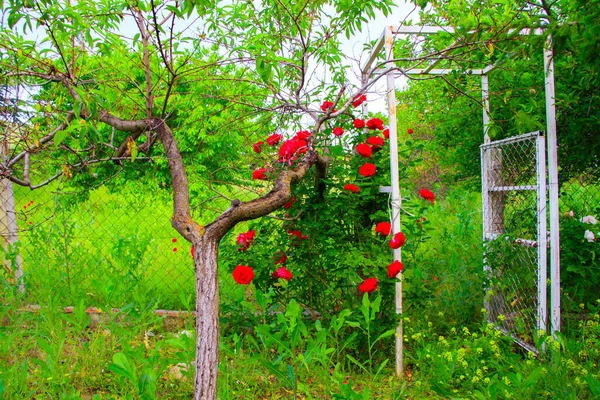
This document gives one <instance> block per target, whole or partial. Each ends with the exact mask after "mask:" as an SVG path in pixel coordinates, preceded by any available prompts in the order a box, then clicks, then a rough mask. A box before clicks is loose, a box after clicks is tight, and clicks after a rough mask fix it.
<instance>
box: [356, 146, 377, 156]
mask: <svg viewBox="0 0 600 400" xmlns="http://www.w3.org/2000/svg"><path fill="white" fill-rule="evenodd" d="M356 152H357V153H358V154H359V155H360V156H362V157H365V158H371V155H372V154H373V149H371V146H369V145H368V144H365V143H361V144H359V145H358V146H356Z"/></svg>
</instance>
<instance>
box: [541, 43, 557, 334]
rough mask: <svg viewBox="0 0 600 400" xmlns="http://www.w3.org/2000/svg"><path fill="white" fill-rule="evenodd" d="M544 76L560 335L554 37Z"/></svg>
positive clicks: (554, 297) (553, 273) (553, 266)
mask: <svg viewBox="0 0 600 400" xmlns="http://www.w3.org/2000/svg"><path fill="white" fill-rule="evenodd" d="M544 73H545V76H546V132H547V140H548V193H549V196H550V268H551V272H550V279H551V288H550V293H551V294H550V300H551V303H552V317H551V321H550V326H551V331H552V336H555V335H554V333H555V332H560V236H559V219H558V218H559V209H558V150H557V141H556V104H555V98H556V97H555V92H554V52H553V50H552V37H551V36H549V37H548V41H547V43H546V46H545V47H544Z"/></svg>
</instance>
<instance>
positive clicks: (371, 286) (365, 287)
mask: <svg viewBox="0 0 600 400" xmlns="http://www.w3.org/2000/svg"><path fill="white" fill-rule="evenodd" d="M358 290H359V291H360V292H361V293H373V292H374V291H376V290H377V278H367V279H365V280H364V281H363V283H361V284H360V286H359V287H358Z"/></svg>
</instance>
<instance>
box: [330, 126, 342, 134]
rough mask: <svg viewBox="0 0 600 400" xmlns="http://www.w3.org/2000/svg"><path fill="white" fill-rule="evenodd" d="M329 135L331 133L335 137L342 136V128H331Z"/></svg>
mask: <svg viewBox="0 0 600 400" xmlns="http://www.w3.org/2000/svg"><path fill="white" fill-rule="evenodd" d="M331 133H333V134H334V135H335V136H342V135H343V134H344V128H342V127H339V126H338V127H337V128H333V131H332V132H331Z"/></svg>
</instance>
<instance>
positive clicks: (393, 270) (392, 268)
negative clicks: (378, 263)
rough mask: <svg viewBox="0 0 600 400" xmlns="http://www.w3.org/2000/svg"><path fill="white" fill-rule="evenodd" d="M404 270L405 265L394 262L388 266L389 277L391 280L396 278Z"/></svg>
mask: <svg viewBox="0 0 600 400" xmlns="http://www.w3.org/2000/svg"><path fill="white" fill-rule="evenodd" d="M403 269H404V264H402V263H401V262H400V261H398V260H394V262H393V263H391V264H390V265H388V276H389V277H390V278H395V277H396V276H397V275H398V274H399V273H400V272H402V270H403Z"/></svg>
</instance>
